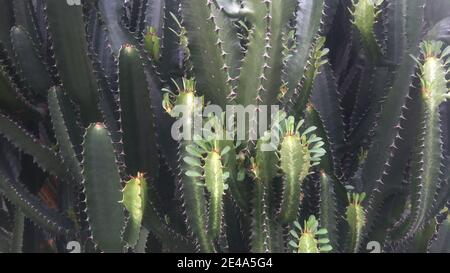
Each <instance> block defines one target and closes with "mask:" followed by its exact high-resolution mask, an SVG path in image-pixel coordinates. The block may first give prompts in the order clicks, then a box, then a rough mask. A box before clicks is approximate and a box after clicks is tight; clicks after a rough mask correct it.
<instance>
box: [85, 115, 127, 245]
mask: <svg viewBox="0 0 450 273" xmlns="http://www.w3.org/2000/svg"><path fill="white" fill-rule="evenodd" d="M83 175H84V178H85V181H84V187H85V194H86V207H87V215H88V221H89V224H90V229H91V232H92V236H93V239H94V242H95V243H96V244H97V245H98V247H99V249H100V250H101V251H104V252H122V250H123V246H124V245H123V242H122V236H121V234H122V228H123V227H124V223H125V217H124V211H123V207H122V206H121V204H120V203H119V202H120V201H121V200H122V194H121V190H122V187H121V179H120V175H119V170H118V167H117V165H116V155H115V151H114V147H113V144H112V142H111V138H110V136H109V133H108V131H107V130H106V128H105V127H104V125H103V124H100V123H97V124H92V125H91V126H89V128H87V130H86V134H85V136H84V143H83Z"/></svg>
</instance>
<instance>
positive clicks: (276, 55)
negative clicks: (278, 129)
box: [261, 0, 297, 105]
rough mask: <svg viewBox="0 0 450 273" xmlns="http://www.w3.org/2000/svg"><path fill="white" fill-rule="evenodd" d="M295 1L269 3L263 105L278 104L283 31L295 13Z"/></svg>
mask: <svg viewBox="0 0 450 273" xmlns="http://www.w3.org/2000/svg"><path fill="white" fill-rule="evenodd" d="M296 4H297V1H295V0H294V1H293V0H285V1H276V0H274V1H270V4H269V7H268V10H269V11H268V12H269V14H268V16H269V19H268V20H269V22H268V24H267V33H266V39H267V40H268V43H267V44H266V47H267V48H266V54H267V55H268V58H267V60H266V64H265V65H266V67H265V70H264V76H265V79H263V86H264V90H265V92H263V93H262V94H261V99H262V101H263V103H264V104H265V105H275V104H277V103H278V100H277V99H278V95H279V90H280V88H281V86H282V73H281V71H282V70H283V68H284V60H285V56H284V47H283V42H284V31H286V30H287V24H288V22H289V20H290V19H291V18H292V17H293V15H294V13H295V8H296Z"/></svg>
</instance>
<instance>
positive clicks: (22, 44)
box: [11, 27, 52, 97]
mask: <svg viewBox="0 0 450 273" xmlns="http://www.w3.org/2000/svg"><path fill="white" fill-rule="evenodd" d="M11 41H12V45H13V48H14V52H15V54H16V67H17V68H18V70H20V71H21V73H20V74H21V76H22V77H23V78H24V81H25V85H26V86H27V88H30V89H31V90H33V91H34V93H35V94H37V95H40V96H41V97H45V96H46V94H47V91H48V89H49V88H50V86H51V85H52V80H51V76H50V74H49V73H48V71H47V68H46V66H45V65H44V63H43V61H42V58H41V57H40V56H39V55H38V52H37V51H36V47H35V45H34V44H33V40H32V39H31V37H30V36H29V34H28V33H27V32H26V31H25V30H23V29H22V28H21V27H13V28H12V29H11Z"/></svg>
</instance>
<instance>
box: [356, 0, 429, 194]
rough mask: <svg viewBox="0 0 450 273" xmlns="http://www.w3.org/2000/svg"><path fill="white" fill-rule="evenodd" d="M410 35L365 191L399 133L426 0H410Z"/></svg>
mask: <svg viewBox="0 0 450 273" xmlns="http://www.w3.org/2000/svg"><path fill="white" fill-rule="evenodd" d="M407 10H408V12H407V16H406V18H407V33H406V34H407V37H408V39H409V40H408V41H409V42H408V50H407V52H406V53H405V58H404V59H403V61H402V64H401V65H400V67H399V70H398V71H397V74H396V77H395V79H394V82H393V85H392V88H391V89H390V90H389V92H388V94H387V96H386V100H385V102H384V103H383V108H382V111H381V113H380V114H379V115H380V116H379V120H378V126H377V127H376V129H375V137H374V141H373V143H372V145H371V148H370V149H369V153H368V155H367V160H365V162H364V164H363V166H362V173H361V179H362V181H364V184H365V185H364V187H365V189H366V190H365V191H367V192H372V190H373V188H374V185H375V182H376V181H377V180H378V179H380V177H381V175H382V172H383V169H384V167H385V163H386V162H387V160H388V157H389V154H390V150H389V147H390V146H391V145H392V144H393V139H395V136H396V135H397V133H398V127H397V125H398V124H399V121H400V118H401V112H402V107H403V106H404V103H405V98H406V96H407V94H408V91H409V85H410V82H411V76H412V75H413V73H414V68H415V62H414V60H412V59H411V58H408V57H406V56H407V55H406V54H407V53H412V54H413V55H415V54H414V53H416V52H417V51H418V50H417V49H418V40H419V34H420V26H421V24H422V19H423V1H422V0H417V1H408V7H407Z"/></svg>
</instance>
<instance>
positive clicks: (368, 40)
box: [350, 0, 383, 63]
mask: <svg viewBox="0 0 450 273" xmlns="http://www.w3.org/2000/svg"><path fill="white" fill-rule="evenodd" d="M382 2H383V0H353V10H350V12H351V13H352V15H353V20H352V23H353V24H354V25H355V26H356V28H357V29H358V31H359V33H360V34H361V39H362V43H363V46H364V48H365V50H366V51H367V55H368V56H369V60H370V61H371V62H372V63H377V62H378V61H379V59H380V57H381V48H380V45H379V44H378V41H377V38H376V36H375V31H374V29H375V24H376V22H377V19H378V16H379V14H380V12H381V11H380V10H379V6H380V5H381V3H382Z"/></svg>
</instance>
